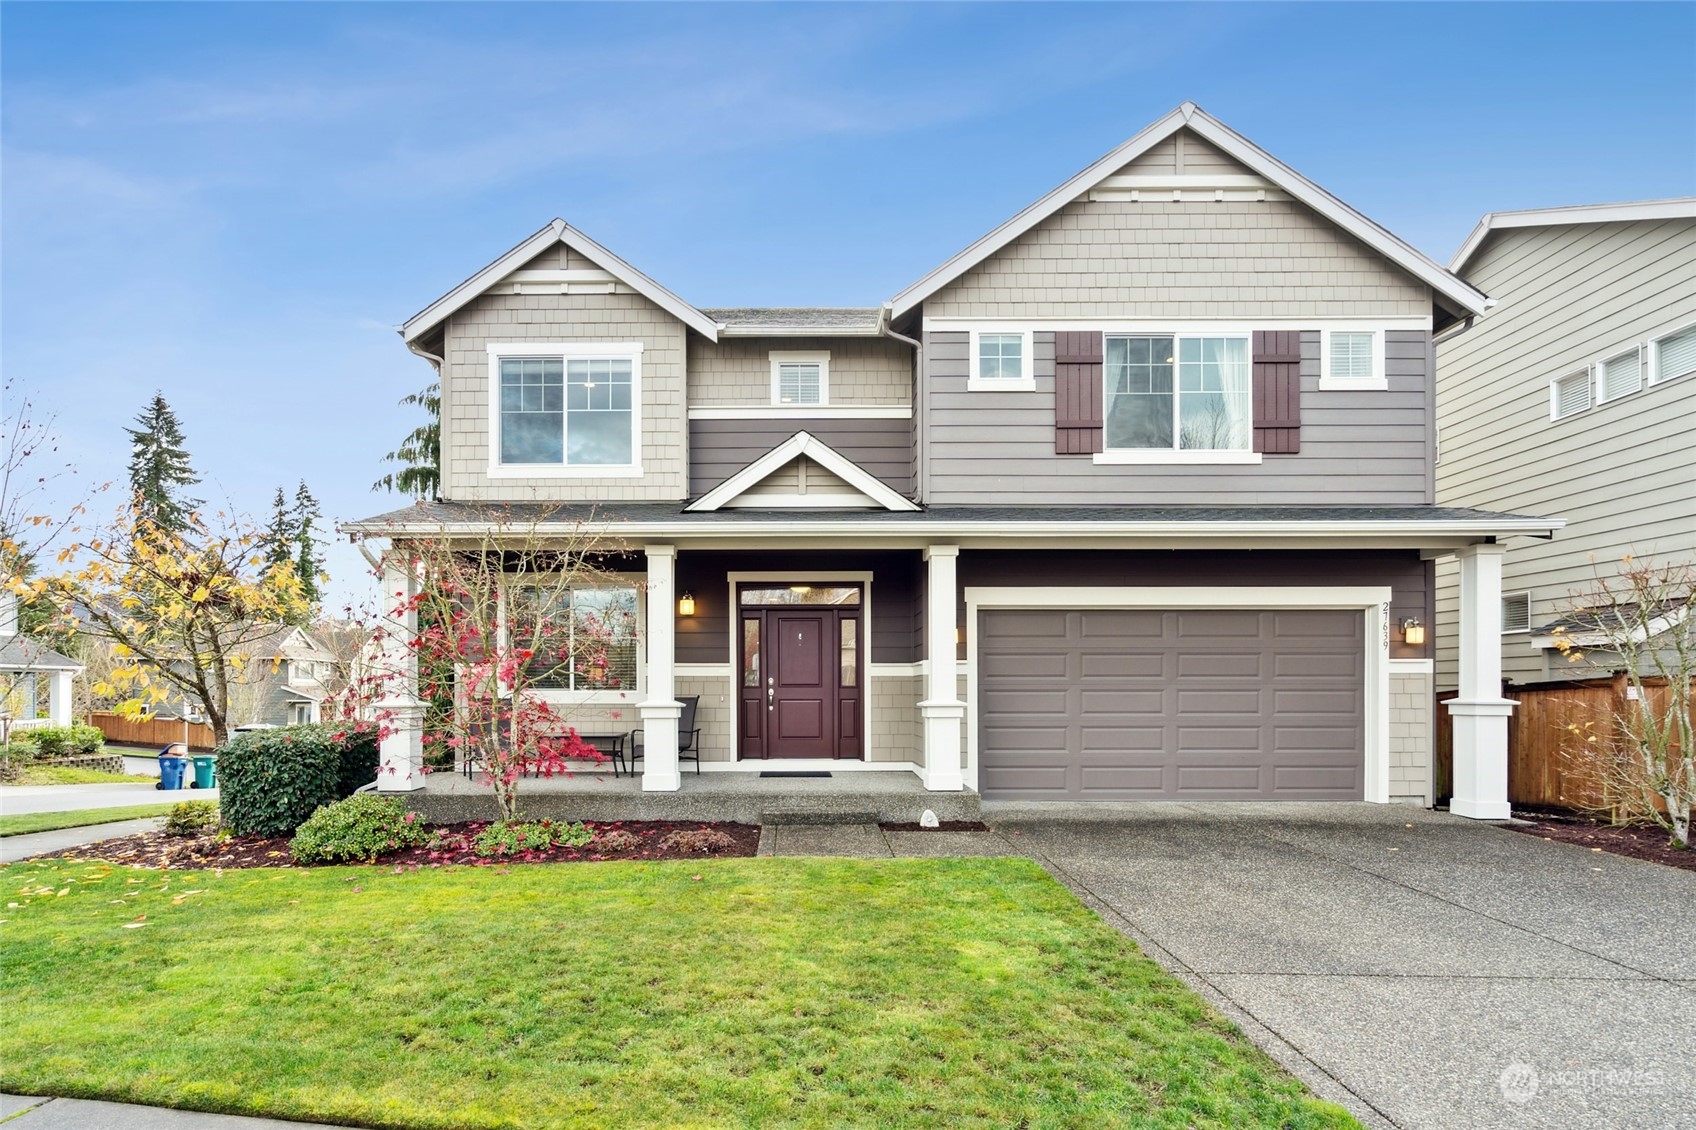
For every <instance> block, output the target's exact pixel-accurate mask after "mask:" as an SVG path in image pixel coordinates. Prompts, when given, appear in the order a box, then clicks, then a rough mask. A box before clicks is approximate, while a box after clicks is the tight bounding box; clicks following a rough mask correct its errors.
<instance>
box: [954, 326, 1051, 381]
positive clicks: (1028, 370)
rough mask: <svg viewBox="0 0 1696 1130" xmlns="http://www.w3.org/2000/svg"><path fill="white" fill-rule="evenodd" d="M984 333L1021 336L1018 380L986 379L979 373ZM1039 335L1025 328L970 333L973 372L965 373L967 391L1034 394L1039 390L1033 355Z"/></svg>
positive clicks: (1014, 327)
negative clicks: (979, 355) (981, 339)
mask: <svg viewBox="0 0 1696 1130" xmlns="http://www.w3.org/2000/svg"><path fill="white" fill-rule="evenodd" d="M984 334H990V335H999V334H1007V335H1013V334H1017V335H1018V336H1019V375H1018V376H1017V377H985V376H982V375H981V373H980V361H979V358H978V339H979V338H980V337H982V336H983V335H984ZM1035 337H1036V334H1035V333H1034V332H1033V331H1032V330H1029V329H1026V328H1024V327H1022V326H983V327H981V328H973V329H972V330H970V331H969V333H968V340H967V342H966V348H967V351H968V357H967V359H968V361H969V362H970V363H971V367H970V369H968V370H967V373H966V391H967V392H1035V391H1036V359H1035V357H1033V356H1032V346H1033V345H1034V344H1035Z"/></svg>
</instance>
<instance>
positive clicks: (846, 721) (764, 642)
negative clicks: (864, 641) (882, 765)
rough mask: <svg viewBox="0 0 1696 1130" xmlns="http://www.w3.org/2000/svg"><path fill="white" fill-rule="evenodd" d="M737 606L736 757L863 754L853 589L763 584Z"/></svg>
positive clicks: (857, 603) (856, 590) (856, 591)
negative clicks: (739, 626)
mask: <svg viewBox="0 0 1696 1130" xmlns="http://www.w3.org/2000/svg"><path fill="white" fill-rule="evenodd" d="M739 604H740V614H741V623H742V631H741V637H740V638H741V655H740V657H739V658H740V670H741V672H742V678H741V703H740V707H741V718H740V721H741V725H740V727H739V730H740V735H741V746H742V749H741V755H742V756H743V757H745V758H766V759H770V758H858V757H860V756H862V753H861V740H860V737H861V735H860V686H861V682H862V670H861V658H860V651H861V648H860V639H861V632H860V626H861V625H860V590H859V587H858V586H855V585H805V584H795V585H781V586H778V585H762V586H758V587H750V588H745V589H743V590H742V592H741V594H740V600H739Z"/></svg>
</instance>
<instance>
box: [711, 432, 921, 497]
mask: <svg viewBox="0 0 1696 1130" xmlns="http://www.w3.org/2000/svg"><path fill="white" fill-rule="evenodd" d="M801 456H806V457H807V458H808V459H811V460H812V461H813V462H814V463H817V464H818V465H819V466H821V467H823V468H824V469H825V470H827V471H829V472H830V473H831V474H833V475H835V476H836V477H837V478H839V479H841V480H842V481H843V482H844V483H847V484H848V485H849V486H850V487H853V488H854V490H856V491H858V492H859V493H860V494H862V495H864V496H865V498H866V501H867V502H869V503H871V504H872V505H873V506H878V507H881V508H883V509H884V510H908V511H912V510H917V509H919V506H918V504H917V503H915V502H913V501H912V500H911V499H909V498H907V497H905V496H903V495H901V494H899V493H898V492H896V491H894V490H892V489H891V488H890V487H889V486H887V485H886V484H885V483H884V482H883V481H882V480H881V479H879V478H878V477H877V476H876V475H873V474H872V473H871V472H870V471H867V470H866V469H865V468H863V467H861V466H860V465H859V464H857V463H855V462H854V461H853V460H852V459H849V458H848V457H847V456H846V455H843V454H842V453H840V452H838V451H836V450H835V449H834V448H832V447H831V446H830V445H829V444H827V443H825V442H824V441H823V440H821V439H818V438H816V437H815V436H813V435H811V434H809V433H807V432H796V433H795V434H794V435H792V436H790V437H789V438H788V439H786V440H784V441H783V442H782V443H780V444H778V445H777V446H776V447H774V448H772V449H771V450H770V451H768V452H766V453H765V454H764V455H762V456H760V457H759V458H758V459H756V460H754V461H753V462H752V463H750V464H748V465H747V466H746V467H744V468H742V469H741V470H740V471H738V472H736V473H735V474H734V475H732V476H730V478H728V479H726V480H724V482H722V483H720V484H719V485H718V486H716V487H714V488H713V489H712V490H710V491H708V492H707V493H706V494H704V495H702V496H701V497H700V498H698V499H696V500H695V501H694V502H691V503H690V504H689V505H688V506H685V507H684V508H683V509H684V510H685V511H711V510H719V509H723V508H725V507H727V506H730V505H731V504H732V503H734V501H735V500H736V498H737V497H738V496H740V495H741V494H743V493H744V492H745V491H748V490H750V489H752V488H753V487H754V486H756V485H758V484H759V483H761V482H763V481H764V480H765V479H766V477H767V476H769V475H771V474H772V472H774V471H776V470H778V469H779V468H780V467H783V466H785V465H786V464H788V463H789V462H790V461H791V460H794V459H797V458H800V457H801Z"/></svg>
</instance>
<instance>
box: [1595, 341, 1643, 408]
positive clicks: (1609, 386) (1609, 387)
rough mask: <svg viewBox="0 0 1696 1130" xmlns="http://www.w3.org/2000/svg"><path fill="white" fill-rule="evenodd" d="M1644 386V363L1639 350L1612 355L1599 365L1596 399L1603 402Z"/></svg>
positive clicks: (1628, 393)
mask: <svg viewBox="0 0 1696 1130" xmlns="http://www.w3.org/2000/svg"><path fill="white" fill-rule="evenodd" d="M1642 387H1643V365H1642V364H1641V362H1640V361H1639V359H1638V354H1637V350H1635V349H1632V350H1630V351H1628V352H1626V353H1621V354H1620V355H1619V356H1617V357H1610V358H1608V359H1607V360H1606V361H1603V362H1602V363H1601V365H1599V366H1597V372H1596V400H1597V402H1598V403H1603V402H1606V401H1609V400H1617V399H1619V398H1620V397H1622V396H1630V395H1631V394H1632V393H1634V392H1636V391H1638V390H1639V389H1641V388H1642Z"/></svg>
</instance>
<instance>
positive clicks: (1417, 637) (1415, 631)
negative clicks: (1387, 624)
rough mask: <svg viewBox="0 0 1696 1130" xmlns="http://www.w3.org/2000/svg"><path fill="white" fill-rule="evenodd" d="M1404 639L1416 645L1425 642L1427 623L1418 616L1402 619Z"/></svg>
mask: <svg viewBox="0 0 1696 1130" xmlns="http://www.w3.org/2000/svg"><path fill="white" fill-rule="evenodd" d="M1402 640H1403V641H1404V642H1406V643H1410V644H1412V645H1413V646H1415V647H1418V646H1419V645H1420V644H1422V643H1424V642H1425V625H1424V624H1421V623H1420V622H1419V618H1418V617H1409V618H1408V619H1406V620H1403V621H1402Z"/></svg>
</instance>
